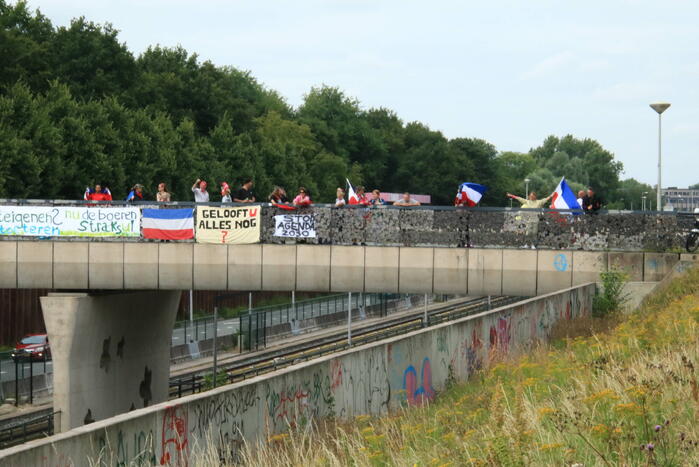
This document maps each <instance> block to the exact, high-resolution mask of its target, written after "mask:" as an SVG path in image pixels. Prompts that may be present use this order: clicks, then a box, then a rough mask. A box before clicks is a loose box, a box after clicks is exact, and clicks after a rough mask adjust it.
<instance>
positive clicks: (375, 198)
mask: <svg viewBox="0 0 699 467" xmlns="http://www.w3.org/2000/svg"><path fill="white" fill-rule="evenodd" d="M369 204H371V205H372V206H383V205H384V204H386V201H384V200H383V198H381V192H380V191H379V190H374V191H372V192H371V199H370V200H369Z"/></svg>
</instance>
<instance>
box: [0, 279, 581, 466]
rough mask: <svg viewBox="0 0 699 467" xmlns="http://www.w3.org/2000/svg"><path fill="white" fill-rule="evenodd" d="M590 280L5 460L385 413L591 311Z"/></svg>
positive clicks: (111, 455)
mask: <svg viewBox="0 0 699 467" xmlns="http://www.w3.org/2000/svg"><path fill="white" fill-rule="evenodd" d="M594 287H595V286H594V285H593V284H586V285H581V286H578V287H575V288H572V289H567V290H563V291H559V292H556V293H552V294H549V295H545V296H541V297H537V298H534V299H530V300H526V301H523V302H520V303H518V304H515V305H509V306H507V307H503V308H499V309H495V310H492V311H489V312H485V313H481V314H479V315H475V316H473V317H468V318H463V319H461V320H458V321H454V322H451V323H444V324H442V325H439V326H435V327H431V328H428V329H424V330H420V331H415V332H412V333H409V334H406V335H405V336H400V337H396V338H392V339H387V340H384V341H381V342H377V343H374V344H369V345H365V346H361V347H358V348H355V349H352V350H349V351H346V352H342V353H339V354H336V355H332V356H327V357H322V358H319V359H316V360H313V361H311V362H307V363H303V364H299V365H295V366H293V367H290V368H287V369H284V370H279V371H276V372H274V373H270V374H268V375H264V376H260V377H257V378H253V379H250V380H248V381H244V382H241V383H236V384H232V385H227V386H224V387H221V388H218V389H216V390H212V391H209V392H207V393H203V394H197V395H192V396H187V397H183V398H181V399H178V400H177V401H176V402H174V403H163V404H158V405H155V406H152V407H149V408H144V409H138V410H135V411H133V412H131V413H128V414H123V415H119V416H116V417H113V418H111V419H108V420H104V421H100V422H96V423H93V424H90V425H86V426H84V427H81V428H77V429H74V430H71V431H69V432H66V433H63V434H60V435H56V436H53V437H51V438H47V439H43V440H37V441H31V442H29V443H27V444H25V445H22V446H18V447H14V448H10V449H7V450H5V451H0V464H2V465H6V466H13V467H14V466H26V465H71V464H74V465H88V464H89V463H97V460H98V458H99V457H100V456H101V461H102V463H100V464H99V465H115V466H116V465H129V464H130V463H131V462H133V463H135V464H136V465H156V464H168V463H169V464H170V465H186V463H187V461H188V459H189V458H190V457H191V456H193V455H195V454H196V452H197V451H198V450H200V449H201V447H202V444H203V442H202V440H204V439H207V437H209V439H213V441H214V442H215V443H216V445H217V446H218V449H219V450H220V452H221V454H222V455H230V454H233V455H235V453H236V452H237V451H238V450H239V449H240V447H241V445H242V442H243V439H247V440H256V439H262V440H264V439H266V437H267V436H269V435H271V434H273V433H277V432H280V431H282V430H284V429H286V427H287V426H288V425H289V424H291V425H300V424H304V423H307V422H308V421H309V420H310V419H313V418H316V417H329V416H334V417H339V418H343V419H347V418H350V417H353V416H356V415H359V414H368V413H371V414H382V413H386V412H387V411H388V410H391V409H395V408H398V407H399V406H402V405H420V404H422V403H424V402H425V401H426V400H432V399H433V398H434V397H435V396H436V394H437V393H438V392H439V391H440V390H442V389H443V388H444V387H445V384H446V383H447V381H448V380H449V379H450V378H455V379H458V380H465V379H467V378H468V377H469V376H470V375H471V374H472V373H473V372H474V371H476V370H477V369H479V368H482V367H484V366H487V365H488V363H489V361H491V358H492V357H493V356H496V355H503V354H514V353H519V352H526V351H527V350H529V349H530V348H531V347H532V345H533V344H534V343H535V342H537V341H540V340H541V341H546V340H547V339H548V336H549V333H550V331H551V328H552V326H553V325H554V324H555V323H556V322H557V321H558V320H562V319H572V318H574V317H577V316H581V315H585V314H587V313H589V312H590V309H591V301H592V296H593V294H594Z"/></svg>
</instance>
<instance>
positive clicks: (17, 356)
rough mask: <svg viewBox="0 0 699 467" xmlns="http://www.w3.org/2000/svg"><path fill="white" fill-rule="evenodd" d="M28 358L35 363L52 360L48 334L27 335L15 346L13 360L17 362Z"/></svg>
mask: <svg viewBox="0 0 699 467" xmlns="http://www.w3.org/2000/svg"><path fill="white" fill-rule="evenodd" d="M24 358H28V359H30V360H34V361H44V360H51V347H50V346H49V336H48V335H46V334H27V335H26V336H24V337H23V338H22V339H20V340H19V342H17V345H15V350H14V351H13V352H12V359H13V360H15V361H18V360H21V359H24Z"/></svg>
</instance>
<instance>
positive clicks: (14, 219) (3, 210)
mask: <svg viewBox="0 0 699 467" xmlns="http://www.w3.org/2000/svg"><path fill="white" fill-rule="evenodd" d="M0 235H20V236H22V235H25V236H31V237H138V236H140V235H141V212H140V209H139V208H131V207H129V208H102V207H70V206H65V207H63V206H61V207H53V206H0Z"/></svg>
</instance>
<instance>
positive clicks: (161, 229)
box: [141, 209, 194, 240]
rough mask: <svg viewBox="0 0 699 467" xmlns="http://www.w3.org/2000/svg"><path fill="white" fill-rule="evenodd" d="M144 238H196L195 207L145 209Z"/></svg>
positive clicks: (143, 213)
mask: <svg viewBox="0 0 699 467" xmlns="http://www.w3.org/2000/svg"><path fill="white" fill-rule="evenodd" d="M141 214H142V215H141V232H142V233H143V238H152V239H156V240H187V239H190V238H194V209H143V210H142V211H141Z"/></svg>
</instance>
